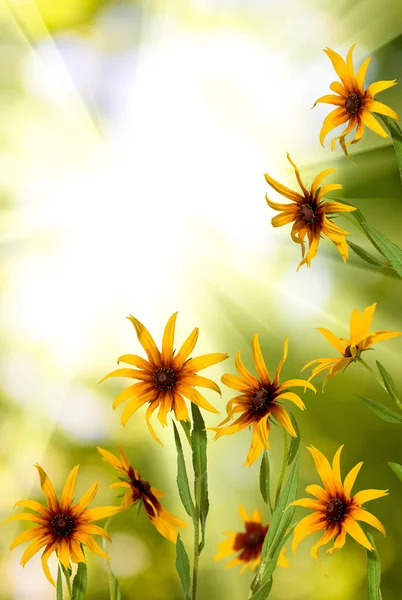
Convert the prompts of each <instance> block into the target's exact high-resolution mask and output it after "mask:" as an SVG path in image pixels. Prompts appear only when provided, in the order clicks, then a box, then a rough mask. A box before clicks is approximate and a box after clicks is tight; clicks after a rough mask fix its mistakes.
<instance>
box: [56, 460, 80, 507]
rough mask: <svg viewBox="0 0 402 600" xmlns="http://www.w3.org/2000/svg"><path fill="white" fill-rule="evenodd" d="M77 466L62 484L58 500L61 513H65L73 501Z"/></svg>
mask: <svg viewBox="0 0 402 600" xmlns="http://www.w3.org/2000/svg"><path fill="white" fill-rule="evenodd" d="M79 468H80V466H79V465H77V466H76V467H74V469H73V470H72V471H71V473H70V475H69V476H68V477H67V480H66V483H65V484H64V488H63V491H62V494H61V499H60V510H61V512H65V511H66V510H67V509H68V508H70V506H71V503H72V501H73V496H74V490H75V482H76V479H77V475H78V469H79Z"/></svg>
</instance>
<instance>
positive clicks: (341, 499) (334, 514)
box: [289, 446, 388, 561]
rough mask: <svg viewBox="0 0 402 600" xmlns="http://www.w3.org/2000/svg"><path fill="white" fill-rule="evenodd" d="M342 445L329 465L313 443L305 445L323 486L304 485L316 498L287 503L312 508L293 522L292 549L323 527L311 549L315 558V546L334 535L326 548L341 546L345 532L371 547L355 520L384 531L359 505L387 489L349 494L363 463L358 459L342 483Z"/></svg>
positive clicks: (375, 518)
mask: <svg viewBox="0 0 402 600" xmlns="http://www.w3.org/2000/svg"><path fill="white" fill-rule="evenodd" d="M342 448H343V446H341V447H340V448H339V450H338V451H337V452H336V454H335V456H334V460H333V463H332V468H331V465H330V464H329V462H328V460H327V459H326V458H325V456H324V455H323V454H322V453H321V452H320V451H319V450H317V448H314V446H311V447H308V448H307V450H309V451H310V452H311V455H312V457H313V459H314V462H315V466H316V468H317V472H318V474H319V476H320V477H321V481H322V482H323V484H324V487H323V488H322V487H321V486H320V485H309V486H307V487H306V492H307V493H308V494H311V495H312V496H315V499H312V498H303V499H301V500H296V501H295V502H292V503H291V504H289V506H303V507H304V508H312V509H313V510H314V512H313V513H312V514H310V515H308V516H307V517H304V519H302V520H301V521H300V522H299V523H298V524H297V525H296V527H295V530H294V536H293V542H292V550H293V552H295V551H296V548H297V546H298V545H299V543H300V542H301V541H302V540H303V539H304V538H305V537H307V536H308V535H310V534H311V533H315V532H317V531H324V534H323V535H322V537H321V538H320V539H319V540H318V542H317V543H316V544H315V545H314V546H313V547H312V549H311V556H312V557H313V558H316V559H317V560H318V561H319V558H318V549H319V548H320V547H321V546H325V544H327V543H328V542H329V541H331V540H332V539H334V538H335V543H334V545H333V547H332V548H330V549H329V550H327V552H335V551H336V550H340V549H341V548H342V547H343V545H344V544H345V541H346V534H347V533H348V534H349V535H350V536H351V537H352V538H354V539H355V540H356V541H357V542H359V544H361V545H362V546H364V547H365V548H367V550H373V546H372V545H371V544H370V542H369V540H368V539H367V536H366V535H365V533H364V532H363V530H362V528H361V527H360V525H359V523H358V521H361V522H363V523H368V524H369V525H372V526H373V527H375V528H376V529H378V530H379V531H381V533H383V534H384V535H385V529H384V527H383V525H382V524H381V523H380V521H379V520H378V519H377V517H375V516H374V515H372V514H371V513H369V512H367V510H365V509H363V508H362V505H363V504H365V503H366V502H368V501H369V500H376V499H377V498H382V497H383V496H387V495H388V490H362V491H361V492H357V494H354V495H352V493H351V492H352V488H353V486H354V483H355V481H356V477H357V475H358V473H359V471H360V469H361V466H362V464H363V463H362V462H360V463H358V464H357V465H356V466H355V467H353V469H352V470H351V471H350V472H349V473H348V475H347V476H346V477H345V480H344V482H343V483H342V480H341V467H340V456H341V451H342Z"/></svg>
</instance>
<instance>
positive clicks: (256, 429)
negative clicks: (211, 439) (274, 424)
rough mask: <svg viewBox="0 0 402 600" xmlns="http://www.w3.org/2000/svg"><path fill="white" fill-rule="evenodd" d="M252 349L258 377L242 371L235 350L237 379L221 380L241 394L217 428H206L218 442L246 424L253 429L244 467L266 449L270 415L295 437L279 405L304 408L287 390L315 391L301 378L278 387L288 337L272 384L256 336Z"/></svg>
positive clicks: (267, 446)
mask: <svg viewBox="0 0 402 600" xmlns="http://www.w3.org/2000/svg"><path fill="white" fill-rule="evenodd" d="M252 350H253V358H254V364H255V368H256V371H257V374H258V377H255V376H254V375H252V374H251V373H250V372H249V371H248V370H247V369H246V367H245V366H244V364H243V362H242V360H241V358H240V351H239V352H238V353H237V355H236V362H235V364H236V369H237V370H238V372H239V374H240V377H238V376H237V375H230V374H225V375H223V377H222V383H224V384H225V385H227V386H228V387H230V388H232V389H233V390H237V391H239V392H241V394H240V395H239V396H236V397H235V398H233V399H232V400H229V402H228V404H227V406H226V411H227V414H228V416H227V418H226V419H225V420H224V421H222V423H220V424H219V426H218V427H211V428H210V429H211V430H212V431H215V432H216V436H215V439H218V438H220V437H222V436H223V435H232V434H233V433H236V431H240V430H241V429H245V428H246V427H248V426H249V425H252V426H253V438H252V441H251V447H250V451H249V453H248V456H247V459H246V462H245V463H244V466H245V465H248V466H251V465H252V464H253V462H254V461H255V460H257V458H258V457H259V456H260V454H261V452H262V451H263V450H264V448H269V444H268V436H269V431H270V417H271V416H272V417H275V419H276V420H277V421H278V423H279V424H280V425H281V426H282V427H283V428H284V429H285V430H286V431H287V432H288V433H289V434H290V435H292V436H293V437H297V434H296V431H295V429H294V427H293V425H292V421H291V420H290V417H289V415H288V413H287V412H286V410H285V409H284V408H283V406H282V404H281V402H282V401H283V400H289V401H290V402H292V403H293V404H295V405H296V406H297V407H298V408H300V409H301V410H304V409H305V408H306V407H305V405H304V403H303V401H302V400H301V398H299V396H297V395H296V394H295V393H294V392H291V391H290V390H289V388H292V387H304V388H306V387H308V388H310V389H311V390H313V392H315V391H316V390H315V387H314V386H313V385H311V383H309V382H308V381H304V380H303V379H290V380H289V381H285V382H284V383H282V384H280V383H279V376H280V373H281V369H282V367H283V365H284V363H285V361H286V358H287V355H288V338H286V339H285V344H284V350H283V357H282V358H281V360H280V362H279V365H278V368H277V370H276V373H275V377H274V379H273V381H271V378H270V376H269V373H268V370H267V367H266V365H265V362H264V359H263V356H262V352H261V348H260V344H259V342H258V335H257V334H255V335H254V337H253V341H252ZM236 413H242V414H241V416H240V417H239V418H238V419H236V421H234V423H232V425H229V426H228V427H222V425H225V424H226V423H228V422H229V421H230V420H231V419H232V417H233V415H234V414H236Z"/></svg>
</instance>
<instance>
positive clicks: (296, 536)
mask: <svg viewBox="0 0 402 600" xmlns="http://www.w3.org/2000/svg"><path fill="white" fill-rule="evenodd" d="M326 522H327V521H326V519H325V517H324V518H323V516H322V514H321V513H317V512H313V513H312V514H311V515H308V516H307V517H304V519H302V520H301V521H299V522H298V524H297V525H296V527H295V530H294V532H293V541H292V551H293V554H295V553H296V548H297V546H298V545H299V544H300V542H301V541H302V540H304V538H305V537H307V536H308V535H311V534H312V533H316V531H321V530H322V529H325V526H326Z"/></svg>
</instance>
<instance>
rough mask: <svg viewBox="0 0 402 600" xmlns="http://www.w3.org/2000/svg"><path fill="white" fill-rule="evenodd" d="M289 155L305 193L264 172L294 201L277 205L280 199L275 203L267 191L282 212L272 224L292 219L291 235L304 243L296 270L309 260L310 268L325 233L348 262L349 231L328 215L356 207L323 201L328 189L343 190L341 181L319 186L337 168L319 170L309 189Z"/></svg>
mask: <svg viewBox="0 0 402 600" xmlns="http://www.w3.org/2000/svg"><path fill="white" fill-rule="evenodd" d="M287 157H288V160H289V162H290V164H291V165H292V167H293V168H294V170H295V174H296V178H297V181H298V183H299V186H300V188H301V190H302V192H303V194H300V193H299V192H294V191H293V190H291V189H289V188H287V187H286V186H284V185H282V184H281V183H279V182H278V181H275V179H272V177H270V176H269V175H268V173H265V179H266V180H267V182H268V183H269V185H270V186H271V187H273V188H274V190H276V191H277V192H278V193H279V194H282V196H285V198H289V200H292V202H293V203H294V204H278V203H277V202H272V200H270V199H269V198H268V195H267V194H266V195H265V199H266V201H267V204H268V206H270V207H271V208H273V209H274V210H280V211H282V212H281V213H280V214H279V215H277V216H276V217H274V218H273V219H272V221H271V223H272V225H273V226H274V227H281V226H282V225H287V224H288V223H292V222H293V226H292V230H291V232H290V235H291V238H292V240H293V241H294V242H296V243H297V244H300V245H301V251H302V259H303V260H302V261H301V263H300V264H299V266H298V267H297V269H300V267H301V266H302V265H304V264H305V263H307V266H308V267H310V266H311V261H312V259H313V258H314V257H315V255H316V254H317V249H318V244H319V243H320V237H321V235H322V234H324V235H326V236H327V237H329V239H330V240H331V241H332V242H333V243H334V244H335V246H336V247H337V249H338V251H339V253H340V255H341V256H342V258H343V260H344V262H346V259H347V257H348V254H349V252H348V245H347V243H346V239H345V235H347V234H348V232H347V231H344V230H343V229H340V227H338V226H337V225H335V223H334V222H333V221H331V220H330V219H328V218H327V215H328V214H331V213H341V212H352V211H354V210H356V208H355V207H354V206H347V205H346V204H341V203H340V202H322V201H321V199H322V197H323V196H325V195H326V194H328V193H329V192H332V191H333V190H339V189H341V187H342V185H341V184H340V183H330V184H327V185H324V186H323V187H319V186H320V184H321V182H322V180H323V179H324V178H325V177H326V176H327V175H329V174H330V173H333V172H334V171H335V169H325V170H324V171H321V173H318V175H317V176H316V177H315V179H314V181H313V183H312V185H311V188H310V191H309V190H308V189H307V188H306V186H305V185H304V184H303V182H302V180H301V177H300V172H299V169H298V168H297V167H296V165H295V164H294V163H293V162H292V160H291V158H290V156H289V154H287ZM306 235H307V238H308V243H309V249H308V252H307V255H306V257H305V256H304V255H305V246H304V244H305V242H304V238H305V237H306Z"/></svg>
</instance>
